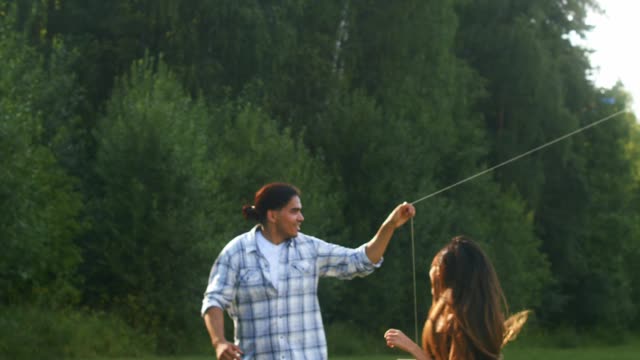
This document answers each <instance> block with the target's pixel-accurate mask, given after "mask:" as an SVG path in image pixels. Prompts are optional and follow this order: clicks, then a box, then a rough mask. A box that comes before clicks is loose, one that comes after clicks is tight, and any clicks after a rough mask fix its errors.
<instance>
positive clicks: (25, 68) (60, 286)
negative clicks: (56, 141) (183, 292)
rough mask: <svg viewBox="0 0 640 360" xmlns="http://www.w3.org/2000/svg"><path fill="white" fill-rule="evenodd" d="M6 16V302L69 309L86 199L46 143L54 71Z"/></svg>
mask: <svg viewBox="0 0 640 360" xmlns="http://www.w3.org/2000/svg"><path fill="white" fill-rule="evenodd" d="M0 15H1V16H0V61H1V62H2V64H3V67H4V70H3V71H2V73H1V74H0V206H2V208H3V209H4V210H3V211H2V214H1V215H0V238H1V239H2V244H3V249H4V250H3V252H2V255H0V257H1V261H0V264H1V265H0V274H1V275H0V282H1V283H2V288H3V289H4V290H3V292H2V295H1V296H0V302H1V303H2V304H5V305H6V304H23V303H40V304H46V305H47V306H53V307H57V306H64V305H66V304H69V303H70V302H73V301H75V300H77V291H76V289H75V287H74V285H73V284H74V271H75V268H76V266H77V265H78V263H79V261H80V253H79V251H78V248H77V247H76V245H75V244H74V241H73V240H74V238H75V237H76V236H77V235H78V233H79V231H80V229H81V225H80V221H79V219H78V216H79V212H80V210H81V208H82V203H81V199H80V196H79V194H78V193H77V192H75V190H74V184H75V180H74V179H73V178H71V177H69V176H68V175H67V174H65V172H64V171H63V169H62V168H61V167H60V165H59V164H58V162H57V161H56V158H55V156H54V154H53V152H52V151H51V150H50V149H49V148H48V147H46V146H45V145H43V143H44V142H45V141H44V137H45V127H44V125H43V118H44V116H43V114H42V110H45V108H41V107H39V106H38V103H39V101H41V100H42V99H43V98H45V97H46V96H47V95H46V92H47V91H48V89H49V88H48V86H49V81H52V82H54V81H55V74H54V75H52V76H49V74H48V73H47V71H46V68H45V66H44V64H43V60H42V58H41V57H40V56H39V55H38V54H37V53H36V52H35V51H34V49H32V48H31V47H29V46H28V45H27V44H26V40H25V39H24V37H22V36H20V35H18V34H16V33H15V32H14V31H13V30H12V29H11V26H10V25H11V21H12V20H11V19H10V18H9V16H10V15H7V14H0ZM63 96H64V93H63Z"/></svg>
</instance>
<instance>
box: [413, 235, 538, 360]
mask: <svg viewBox="0 0 640 360" xmlns="http://www.w3.org/2000/svg"><path fill="white" fill-rule="evenodd" d="M431 267H432V274H433V277H432V283H431V286H432V290H433V301H432V304H431V309H430V310H429V316H428V318H427V321H426V322H425V324H424V329H423V331H422V348H423V349H424V351H425V352H426V353H427V354H429V355H430V356H432V357H434V358H435V359H436V360H485V359H499V358H500V351H501V349H502V347H503V346H504V345H505V344H506V343H507V342H508V341H510V340H513V339H515V337H516V336H517V334H518V333H519V331H520V329H521V328H522V326H523V325H524V323H525V322H526V320H527V316H528V314H529V312H528V311H523V312H520V313H518V314H515V315H514V316H512V317H510V318H509V319H508V320H506V321H505V315H504V314H505V313H506V312H507V311H508V310H507V302H506V300H505V297H504V293H503V291H502V287H501V286H500V282H499V281H498V276H497V275H496V272H495V269H494V268H493V265H492V264H491V261H490V260H489V258H488V257H487V256H486V254H485V253H484V252H483V251H482V249H481V248H480V247H479V246H478V245H477V244H476V243H475V242H474V241H472V240H471V239H469V238H467V237H464V236H458V237H455V238H453V240H451V242H450V243H449V244H448V245H447V246H445V247H444V248H443V249H442V250H440V251H439V252H438V254H437V255H436V256H435V258H434V259H433V263H432V264H431Z"/></svg>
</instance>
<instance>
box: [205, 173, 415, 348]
mask: <svg viewBox="0 0 640 360" xmlns="http://www.w3.org/2000/svg"><path fill="white" fill-rule="evenodd" d="M242 211H243V215H244V217H245V218H246V219H249V220H255V221H256V222H257V223H258V225H257V226H255V227H254V228H253V229H251V230H250V231H249V232H247V233H244V234H242V235H240V236H238V237H236V238H235V239H233V240H232V241H231V242H229V243H228V244H227V246H225V248H224V249H223V250H222V251H221V253H220V255H219V256H218V258H217V259H216V261H215V263H214V264H213V267H212V269H211V274H210V276H209V285H208V286H207V290H206V292H205V295H204V299H203V301H202V315H203V317H204V321H205V325H206V327H207V330H208V331H209V335H210V337H211V343H212V345H213V347H214V348H215V351H216V356H217V358H218V359H221V360H223V359H224V360H231V359H246V360H263V359H264V360H276V359H277V360H296V359H306V360H315V359H319V360H324V359H327V344H326V340H325V335H324V328H323V325H322V317H321V315H320V306H319V303H318V297H317V289H318V280H319V278H320V277H325V276H332V277H338V278H341V279H351V278H353V277H356V276H366V275H368V274H370V273H372V272H373V271H374V269H375V268H377V267H380V265H381V264H382V255H383V254H384V252H385V250H386V248H387V245H388V244H389V241H390V240H391V236H392V235H393V232H394V231H395V229H396V228H398V227H400V226H402V225H403V224H404V223H405V222H407V220H409V219H410V218H412V217H413V216H414V215H415V208H414V207H413V205H411V204H407V203H404V204H401V205H398V206H397V207H396V208H395V209H394V210H393V211H392V212H391V214H389V216H388V217H387V219H386V220H385V221H384V222H383V223H382V225H381V226H380V229H378V232H377V233H376V234H375V235H374V237H373V239H371V240H370V241H369V242H367V243H366V244H363V245H362V246H360V247H359V248H357V249H348V248H345V247H341V246H338V245H334V244H330V243H327V242H324V241H322V240H320V239H317V238H315V237H312V236H309V235H305V234H303V233H301V232H300V225H301V224H302V222H303V221H304V216H302V203H301V201H300V191H299V190H298V189H297V188H296V187H294V186H293V185H290V184H285V183H271V184H267V185H265V186H263V187H262V188H261V189H260V190H258V192H257V193H256V196H255V200H254V205H253V206H247V205H245V206H244V207H243V209H242ZM223 310H226V311H227V312H228V313H229V316H230V317H231V318H232V319H233V322H234V327H235V344H234V343H231V342H229V341H227V340H226V338H225V337H224V317H223Z"/></svg>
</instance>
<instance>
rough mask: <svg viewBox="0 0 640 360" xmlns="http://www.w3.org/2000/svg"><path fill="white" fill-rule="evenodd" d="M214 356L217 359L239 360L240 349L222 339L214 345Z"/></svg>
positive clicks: (240, 355) (240, 356) (240, 357)
mask: <svg viewBox="0 0 640 360" xmlns="http://www.w3.org/2000/svg"><path fill="white" fill-rule="evenodd" d="M215 348H216V357H217V358H218V360H239V359H242V354H243V352H242V350H240V348H239V347H237V346H236V345H235V344H233V343H230V342H228V341H222V342H219V343H218V344H216V345H215Z"/></svg>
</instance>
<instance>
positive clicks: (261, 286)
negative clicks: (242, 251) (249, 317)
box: [237, 267, 267, 304]
mask: <svg viewBox="0 0 640 360" xmlns="http://www.w3.org/2000/svg"><path fill="white" fill-rule="evenodd" d="M266 287H267V284H266V282H265V280H264V277H263V276H262V270H261V269H260V268H258V267H255V268H246V269H242V270H241V271H240V281H239V282H238V292H237V294H238V302H239V303H240V304H242V303H251V302H255V301H261V300H264V299H266V298H267V289H266Z"/></svg>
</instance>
